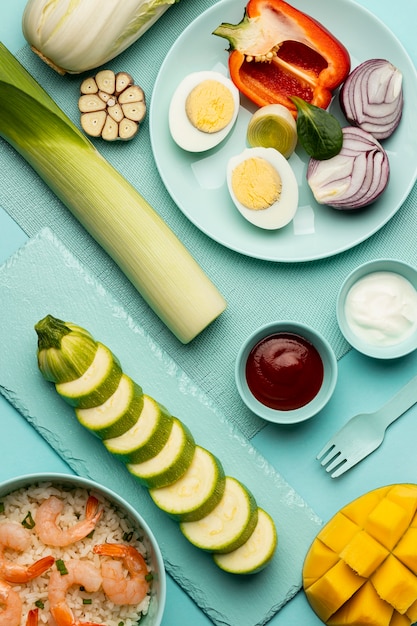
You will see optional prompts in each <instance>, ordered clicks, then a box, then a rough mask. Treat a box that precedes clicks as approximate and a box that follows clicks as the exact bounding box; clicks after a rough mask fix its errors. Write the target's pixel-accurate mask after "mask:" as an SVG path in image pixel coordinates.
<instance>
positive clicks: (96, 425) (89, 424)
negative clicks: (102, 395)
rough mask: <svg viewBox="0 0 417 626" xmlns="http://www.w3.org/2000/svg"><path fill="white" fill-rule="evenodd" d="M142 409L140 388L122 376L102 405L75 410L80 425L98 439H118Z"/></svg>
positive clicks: (125, 376)
mask: <svg viewBox="0 0 417 626" xmlns="http://www.w3.org/2000/svg"><path fill="white" fill-rule="evenodd" d="M142 407H143V392H142V388H141V387H140V386H139V385H138V384H137V383H135V382H134V381H133V380H132V379H131V378H130V377H129V376H127V375H126V374H123V375H122V377H121V379H120V381H119V384H118V386H117V389H116V391H115V392H114V393H113V394H112V395H111V396H110V398H108V399H107V400H106V401H105V402H103V404H99V405H98V406H93V407H91V408H89V409H80V408H76V409H75V414H76V416H77V419H78V421H79V422H80V424H82V425H83V426H85V428H88V430H90V431H91V432H93V433H94V434H95V435H97V437H99V438H100V439H107V438H108V437H118V436H120V435H122V434H123V433H125V432H126V431H127V430H129V428H131V427H132V426H133V425H134V424H136V422H137V421H138V419H139V415H140V414H141V411H142Z"/></svg>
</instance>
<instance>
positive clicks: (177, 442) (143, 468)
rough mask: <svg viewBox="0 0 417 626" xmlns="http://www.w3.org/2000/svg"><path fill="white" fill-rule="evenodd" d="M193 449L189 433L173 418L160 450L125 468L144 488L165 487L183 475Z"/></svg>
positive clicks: (192, 440)
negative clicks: (154, 454) (150, 456)
mask: <svg viewBox="0 0 417 626" xmlns="http://www.w3.org/2000/svg"><path fill="white" fill-rule="evenodd" d="M195 448H196V444H195V441H194V437H193V436H192V434H191V432H190V431H189V430H188V428H187V427H186V426H185V424H183V423H182V422H181V421H180V420H179V419H177V418H176V417H174V418H173V424H172V428H171V432H170V435H169V437H168V440H167V442H166V444H165V445H164V447H163V448H162V450H161V451H160V452H158V454H157V455H156V456H154V457H152V458H151V459H149V460H148V461H144V462H143V463H128V464H127V465H126V467H127V469H128V470H129V472H130V473H131V474H133V476H135V477H136V478H137V479H138V481H139V482H140V483H141V484H142V485H145V487H148V488H149V489H153V488H157V487H166V486H167V485H170V484H171V483H174V482H175V481H176V480H178V479H179V478H181V476H182V475H183V474H185V472H186V471H187V469H188V468H189V466H190V465H191V461H192V460H193V456H194V452H195Z"/></svg>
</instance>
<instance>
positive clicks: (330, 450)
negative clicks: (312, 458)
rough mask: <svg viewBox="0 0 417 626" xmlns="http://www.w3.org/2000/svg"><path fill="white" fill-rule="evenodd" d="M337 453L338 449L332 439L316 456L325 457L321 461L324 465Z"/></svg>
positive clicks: (318, 457)
mask: <svg viewBox="0 0 417 626" xmlns="http://www.w3.org/2000/svg"><path fill="white" fill-rule="evenodd" d="M336 453H337V450H335V445H334V443H332V442H331V441H328V442H327V443H326V445H325V446H324V447H323V448H322V449H321V450H320V452H319V453H318V455H317V456H316V459H318V460H320V459H321V458H322V457H324V458H323V459H322V462H321V464H322V465H324V464H325V463H327V462H328V461H330V459H332V458H333V457H334V455H335V454H336ZM324 455H326V456H324Z"/></svg>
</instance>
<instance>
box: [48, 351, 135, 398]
mask: <svg viewBox="0 0 417 626" xmlns="http://www.w3.org/2000/svg"><path fill="white" fill-rule="evenodd" d="M122 373H123V372H122V368H121V367H120V363H119V361H118V360H117V359H116V357H115V356H114V354H113V353H112V352H111V350H109V348H107V347H106V346H104V345H103V344H102V343H99V342H97V351H96V353H95V356H94V359H93V362H92V363H91V365H90V367H89V368H88V369H87V370H86V371H85V372H84V374H83V375H82V376H80V377H79V378H76V379H75V380H71V381H69V382H67V383H59V384H56V385H55V388H56V390H57V392H58V393H59V395H60V396H61V397H62V398H63V399H64V400H65V401H66V402H68V404H71V405H72V406H74V407H79V408H81V409H88V408H91V407H92V406H99V405H100V404H103V402H105V401H106V400H107V399H108V398H110V396H111V395H112V394H113V393H114V392H115V391H116V389H117V386H118V384H119V382H120V379H121V377H122Z"/></svg>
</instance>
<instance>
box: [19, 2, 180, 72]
mask: <svg viewBox="0 0 417 626" xmlns="http://www.w3.org/2000/svg"><path fill="white" fill-rule="evenodd" d="M177 1H178V0H96V1H95V0H29V2H28V3H27V5H26V7H25V10H24V13H23V18H22V30H23V35H24V37H25V39H26V40H27V42H28V43H29V44H30V46H31V47H32V50H33V51H34V52H35V53H36V54H38V55H39V56H40V57H41V58H42V60H43V61H45V62H46V63H47V64H48V65H50V66H51V67H52V68H53V69H54V70H56V71H57V72H58V73H59V74H66V73H68V74H80V73H82V72H85V71H87V70H91V69H94V68H96V67H98V66H100V65H102V64H103V63H106V62H107V61H110V60H111V59H113V58H114V57H116V56H117V55H118V54H120V53H121V52H123V51H124V50H126V48H128V47H129V46H130V45H131V44H132V43H134V42H135V41H137V39H139V37H141V36H142V35H143V33H145V32H146V31H147V30H148V29H149V28H150V27H151V26H152V25H153V24H154V23H155V22H156V21H157V20H158V19H159V18H160V17H161V15H162V14H163V13H165V11H166V10H167V9H168V8H169V7H170V6H171V5H172V4H174V3H175V2H177Z"/></svg>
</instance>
